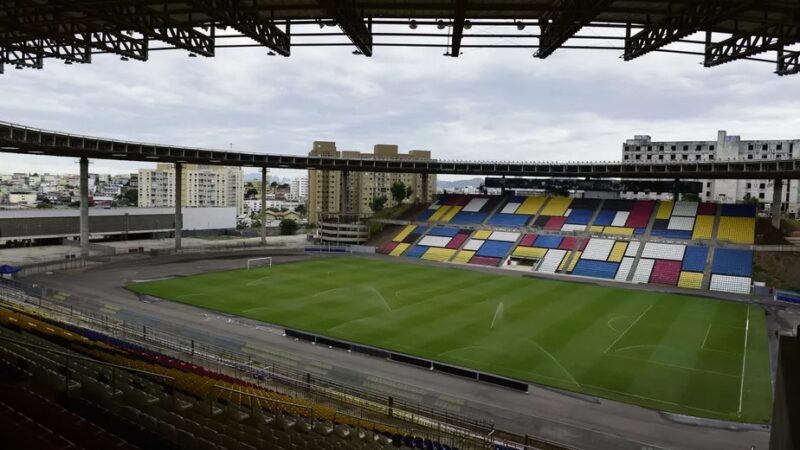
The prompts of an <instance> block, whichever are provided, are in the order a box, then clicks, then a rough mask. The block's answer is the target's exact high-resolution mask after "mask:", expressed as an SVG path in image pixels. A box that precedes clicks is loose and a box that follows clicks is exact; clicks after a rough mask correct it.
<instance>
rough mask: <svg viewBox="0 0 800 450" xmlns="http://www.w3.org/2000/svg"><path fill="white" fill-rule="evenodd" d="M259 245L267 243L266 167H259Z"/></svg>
mask: <svg viewBox="0 0 800 450" xmlns="http://www.w3.org/2000/svg"><path fill="white" fill-rule="evenodd" d="M259 195H260V197H261V245H267V220H266V219H267V168H266V167H262V168H261V190H260V192H259Z"/></svg>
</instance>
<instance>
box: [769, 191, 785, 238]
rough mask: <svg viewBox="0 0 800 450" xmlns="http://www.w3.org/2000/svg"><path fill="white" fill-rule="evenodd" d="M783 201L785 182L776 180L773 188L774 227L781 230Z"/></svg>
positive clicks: (771, 211)
mask: <svg viewBox="0 0 800 450" xmlns="http://www.w3.org/2000/svg"><path fill="white" fill-rule="evenodd" d="M782 200H783V180H775V184H774V185H773V186H772V209H771V210H770V215H771V216H772V226H773V227H775V228H777V229H779V230H780V229H781V203H782Z"/></svg>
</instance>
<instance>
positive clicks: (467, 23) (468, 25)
mask: <svg viewBox="0 0 800 450" xmlns="http://www.w3.org/2000/svg"><path fill="white" fill-rule="evenodd" d="M470 28H472V22H470V21H469V20H465V21H464V29H465V30H469V29H470Z"/></svg>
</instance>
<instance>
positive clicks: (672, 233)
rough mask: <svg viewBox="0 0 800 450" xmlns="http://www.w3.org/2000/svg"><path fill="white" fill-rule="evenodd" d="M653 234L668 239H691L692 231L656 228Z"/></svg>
mask: <svg viewBox="0 0 800 450" xmlns="http://www.w3.org/2000/svg"><path fill="white" fill-rule="evenodd" d="M650 234H651V235H652V236H655V237H662V238H667V239H691V238H692V232H691V231H684V230H667V229H655V228H653V230H652V231H651V232H650Z"/></svg>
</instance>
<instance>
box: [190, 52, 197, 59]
mask: <svg viewBox="0 0 800 450" xmlns="http://www.w3.org/2000/svg"><path fill="white" fill-rule="evenodd" d="M189 58H197V55H195V54H194V53H189Z"/></svg>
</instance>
